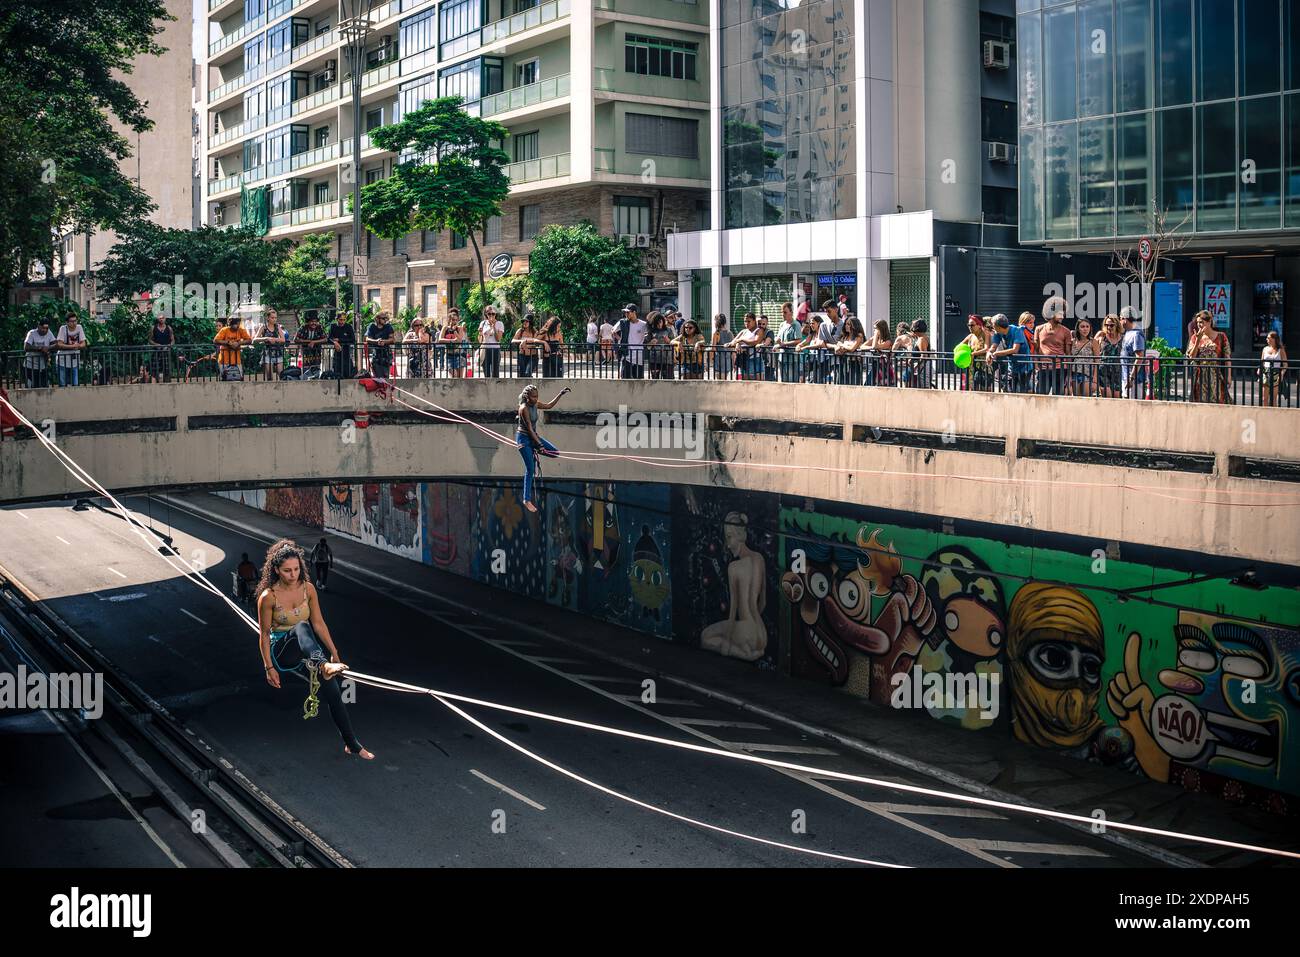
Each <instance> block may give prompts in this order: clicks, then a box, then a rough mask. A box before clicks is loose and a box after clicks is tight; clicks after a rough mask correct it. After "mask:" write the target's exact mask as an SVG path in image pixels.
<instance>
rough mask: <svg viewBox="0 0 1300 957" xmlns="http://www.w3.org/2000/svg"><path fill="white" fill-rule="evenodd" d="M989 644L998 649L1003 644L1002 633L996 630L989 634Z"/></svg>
mask: <svg viewBox="0 0 1300 957" xmlns="http://www.w3.org/2000/svg"><path fill="white" fill-rule="evenodd" d="M989 644H990V645H992V646H993V647H995V648H997V647H999V646H1001V644H1002V632H1000V631H998V630H997V629H996V628H994V629H993V630H992V631H990V632H989Z"/></svg>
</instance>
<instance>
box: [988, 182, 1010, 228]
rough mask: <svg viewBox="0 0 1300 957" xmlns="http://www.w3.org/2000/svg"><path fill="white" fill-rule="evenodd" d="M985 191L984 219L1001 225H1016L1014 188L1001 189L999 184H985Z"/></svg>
mask: <svg viewBox="0 0 1300 957" xmlns="http://www.w3.org/2000/svg"><path fill="white" fill-rule="evenodd" d="M983 193H984V196H983V199H984V204H983V205H984V221H985V222H986V223H995V224H997V225H999V226H1014V225H1015V224H1016V191H1015V190H1014V189H1001V188H999V187H997V186H985V187H984V190H983Z"/></svg>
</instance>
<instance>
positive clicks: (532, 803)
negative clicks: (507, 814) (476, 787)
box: [469, 768, 546, 811]
mask: <svg viewBox="0 0 1300 957" xmlns="http://www.w3.org/2000/svg"><path fill="white" fill-rule="evenodd" d="M469 773H470V774H472V775H474V777H476V778H478V779H479V780H480V781H486V782H487V783H488V784H490V785H492V786H493V787H494V788H496V789H497V790H498V791H504V792H505V793H506V794H509V795H510V796H511V797H512V798H514V799H515V800H516V801H523V802H524V803H525V804H527V805H528V806H529V807H533V808H537V810H539V811H545V810H546V808H544V807H542V805H540V804H538V803H537V802H536V801H534V800H533V799H532V798H529V797H524V796H523V795H522V794H520V793H519V792H518V791H516V790H515V789H514V788H508V787H506V786H505V785H504V784H502V783H501V782H500V781H493V780H492V779H491V778H490V777H488V776H487V775H486V774H484V773H483V772H482V771H480V770H478V769H477V768H470V769H469Z"/></svg>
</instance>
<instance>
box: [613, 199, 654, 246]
mask: <svg viewBox="0 0 1300 957" xmlns="http://www.w3.org/2000/svg"><path fill="white" fill-rule="evenodd" d="M614 232H615V234H617V235H619V236H625V235H627V234H628V233H648V232H650V199H649V197H646V196H615V197H614Z"/></svg>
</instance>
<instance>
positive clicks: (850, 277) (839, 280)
mask: <svg viewBox="0 0 1300 957" xmlns="http://www.w3.org/2000/svg"><path fill="white" fill-rule="evenodd" d="M857 284H858V274H857V273H855V272H828V273H823V274H821V275H820V276H818V277H817V285H819V286H856V285H857Z"/></svg>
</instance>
